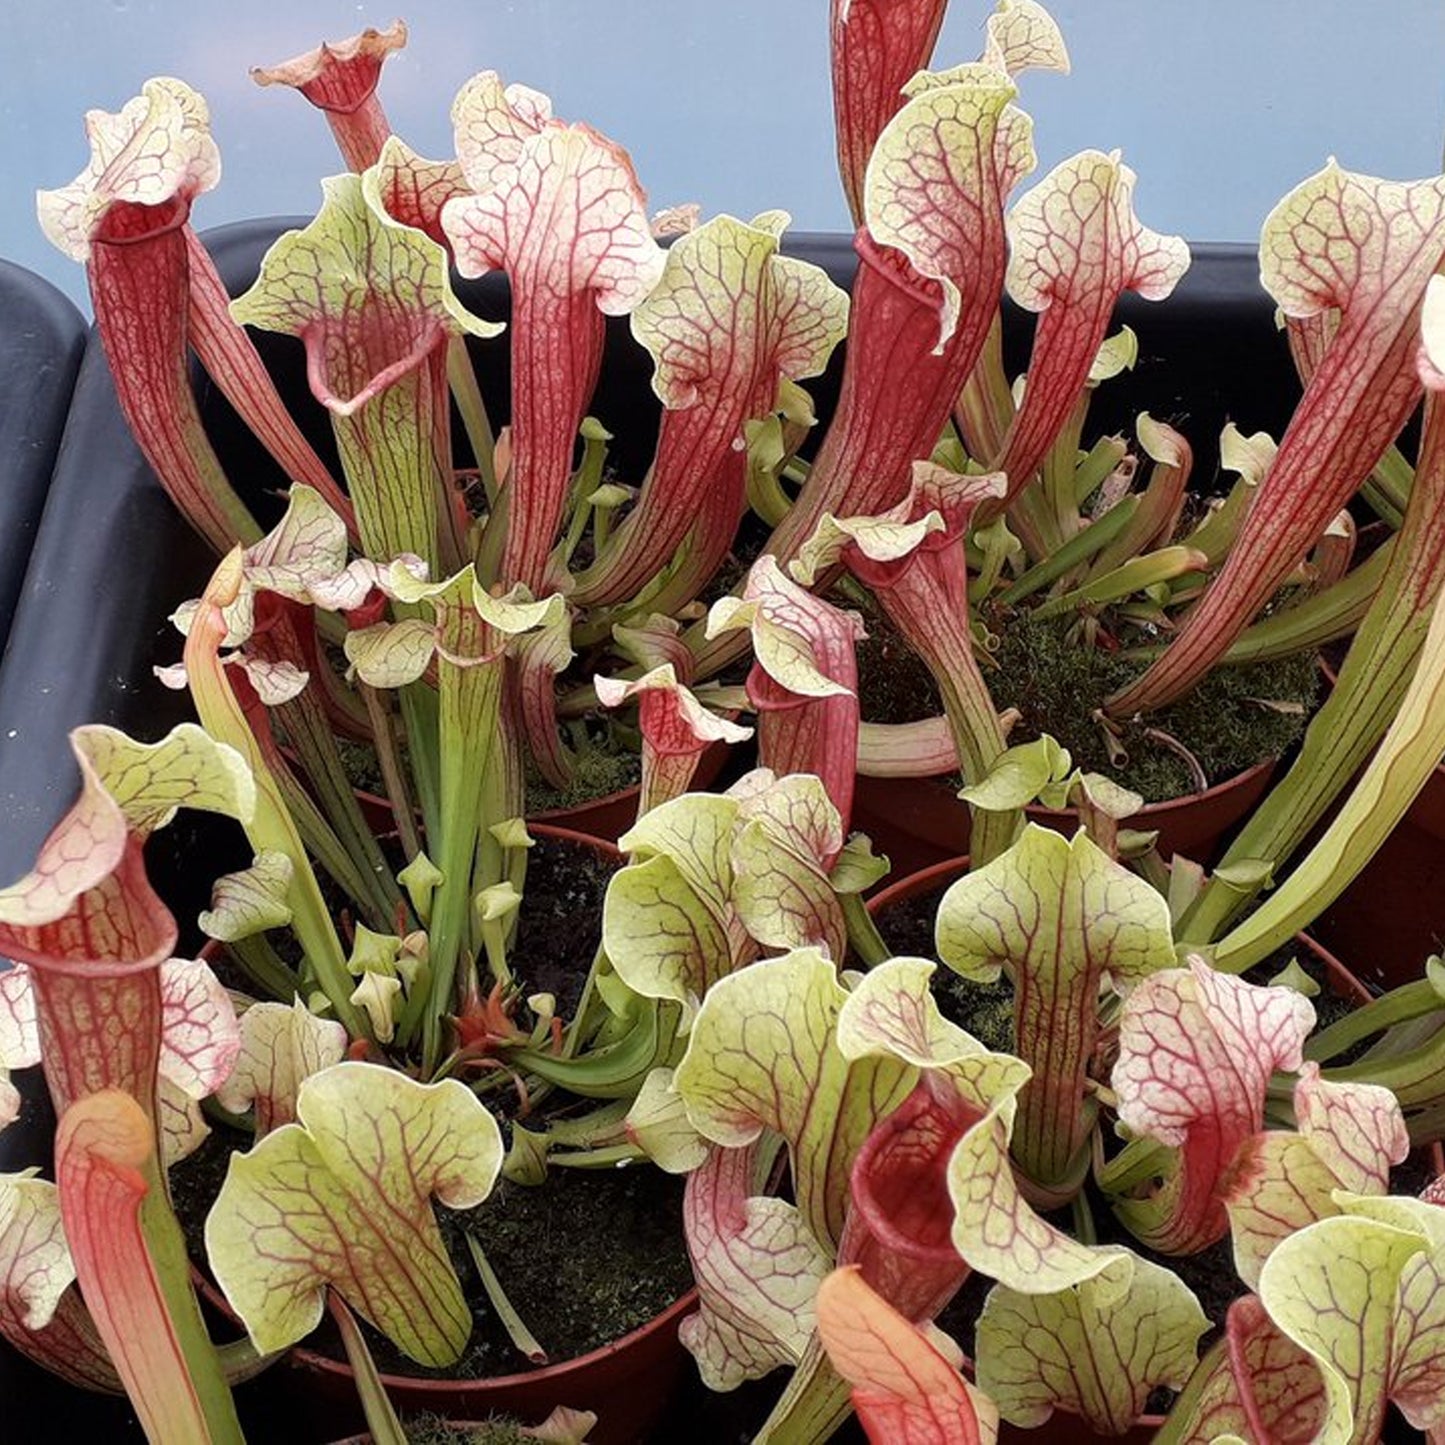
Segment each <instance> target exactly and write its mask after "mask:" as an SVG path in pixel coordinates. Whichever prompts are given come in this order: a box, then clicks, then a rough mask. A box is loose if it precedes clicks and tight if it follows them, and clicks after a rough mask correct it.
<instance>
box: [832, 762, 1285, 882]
mask: <svg viewBox="0 0 1445 1445" xmlns="http://www.w3.org/2000/svg"><path fill="white" fill-rule="evenodd" d="M1274 769H1275V763H1274V762H1273V761H1272V760H1271V761H1266V762H1263V763H1256V764H1255V765H1254V767H1252V768H1246V769H1245V771H1244V772H1242V773H1238V774H1236V775H1235V776H1234V777H1232V778H1230V779H1229V780H1228V781H1226V782H1223V783H1216V784H1215V786H1214V787H1212V788H1207V789H1206V790H1205V791H1204V792H1202V793H1191V794H1189V795H1188V796H1187V797H1182V798H1170V799H1169V800H1168V801H1167V802H1163V803H1150V804H1148V805H1147V806H1146V807H1144V808H1143V809H1141V810H1140V811H1139V812H1138V813H1135V814H1134V816H1133V817H1132V818H1130V819H1129V824H1128V826H1129V827H1130V828H1136V829H1139V830H1140V831H1151V830H1157V831H1158V833H1159V844H1158V846H1159V852H1160V854H1161V856H1163V857H1164V858H1166V859H1168V858H1171V857H1173V856H1174V854H1176V853H1182V854H1183V855H1184V856H1185V857H1186V858H1192V859H1194V861H1195V862H1197V863H1203V864H1205V865H1206V866H1208V865H1209V864H1211V863H1213V862H1215V861H1216V859H1217V857H1218V855H1219V852H1220V845H1221V843H1222V842H1223V840H1224V838H1225V836H1226V835H1227V834H1228V833H1229V832H1230V830H1231V829H1233V828H1234V827H1235V825H1236V824H1238V823H1239V822H1241V821H1242V820H1243V819H1244V818H1245V817H1246V816H1247V815H1248V813H1249V811H1250V809H1252V808H1253V807H1254V805H1255V804H1256V803H1257V802H1259V800H1260V799H1261V798H1262V797H1263V796H1264V794H1265V791H1266V790H1267V789H1268V787H1269V784H1270V779H1271V778H1272V777H1273V775H1274ZM1026 811H1027V813H1028V816H1029V818H1030V819H1031V820H1032V821H1033V822H1035V823H1041V824H1042V825H1043V826H1044V827H1046V828H1052V829H1053V830H1054V831H1055V832H1056V833H1064V834H1066V835H1069V834H1072V833H1073V832H1074V831H1075V829H1077V827H1078V825H1079V815H1078V814H1077V813H1076V812H1075V811H1074V810H1073V809H1072V808H1065V809H1057V808H1040V807H1030V808H1028V809H1027V810H1026ZM853 826H854V827H855V828H858V829H860V830H861V831H862V832H864V833H866V834H867V835H868V836H869V837H870V838H871V839H872V840H873V846H874V848H875V849H876V850H877V851H878V852H880V853H884V854H886V855H887V856H888V858H889V859H890V860H891V861H892V864H893V871H894V873H895V875H901V876H906V875H908V874H911V873H915V872H917V871H918V870H919V869H921V868H927V867H929V866H930V865H931V864H934V863H943V862H947V861H948V860H949V859H951V858H957V857H959V856H960V855H961V854H963V853H966V852H967V851H968V841H969V815H968V805H967V804H966V803H962V802H960V801H959V800H958V798H956V797H955V796H954V792H953V789H952V788H951V787H949V786H948V784H947V783H946V782H945V781H944V780H943V779H942V778H866V777H861V776H860V777H859V778H858V780H857V783H856V785H855V789H854V793H853Z"/></svg>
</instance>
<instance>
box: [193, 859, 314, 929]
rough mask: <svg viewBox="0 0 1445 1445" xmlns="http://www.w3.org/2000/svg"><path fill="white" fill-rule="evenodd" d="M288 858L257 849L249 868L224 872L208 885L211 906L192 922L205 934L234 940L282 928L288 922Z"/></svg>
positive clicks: (289, 864)
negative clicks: (270, 929)
mask: <svg viewBox="0 0 1445 1445" xmlns="http://www.w3.org/2000/svg"><path fill="white" fill-rule="evenodd" d="M291 871H292V870H291V860H290V859H289V858H288V857H287V856H286V855H285V854H284V853H277V852H266V853H258V854H257V855H256V857H255V859H254V861H253V862H252V864H251V866H250V867H249V868H246V869H243V870H242V871H241V872H239V873H226V874H223V875H222V876H221V877H220V878H217V879H216V881H215V883H214V884H212V886H211V906H210V908H209V909H206V910H204V911H202V913H201V914H200V915H199V917H198V918H197V919H196V922H197V923H198V924H199V925H200V929H201V932H202V933H204V934H205V935H206V936H207V937H208V938H215V939H218V940H219V941H220V942H222V943H234V942H235V941H236V940H237V939H240V938H250V937H252V935H254V934H257V933H264V932H265V931H266V930H267V929H268V928H283V927H285V925H286V924H288V923H290V922H291V909H290V906H289V905H288V904H287V902H286V890H287V889H288V888H289V887H290V886H291Z"/></svg>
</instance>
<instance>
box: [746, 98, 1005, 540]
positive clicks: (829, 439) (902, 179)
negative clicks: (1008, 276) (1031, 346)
mask: <svg viewBox="0 0 1445 1445" xmlns="http://www.w3.org/2000/svg"><path fill="white" fill-rule="evenodd" d="M1012 94H1013V87H1012V86H1011V85H1010V84H1008V82H1007V81H1006V80H1004V79H1003V78H1002V77H995V78H994V80H993V81H991V82H989V83H988V84H963V85H949V86H945V87H943V88H942V89H940V90H938V91H936V92H934V93H933V95H934V97H935V99H934V100H933V101H932V102H931V103H930V105H926V106H920V107H919V110H920V115H919V117H918V119H917V120H916V122H911V121H910V120H909V116H910V115H911V107H912V106H913V105H915V104H917V103H918V102H919V101H926V100H928V96H918V97H915V100H914V101H913V102H910V108H908V109H905V110H904V111H903V112H900V114H899V115H898V116H896V117H894V119H893V121H891V122H890V123H889V127H890V130H891V129H892V128H893V127H898V128H899V132H900V137H901V139H900V140H899V141H898V143H896V144H895V146H894V147H893V153H892V154H890V155H889V156H887V157H885V158H884V160H883V161H882V162H880V160H879V158H878V156H877V155H875V158H874V162H873V164H872V165H870V167H869V172H868V195H869V201H868V207H869V218H868V226H866V227H865V228H864V229H862V230H860V231H859V233H858V236H857V238H856V240H855V242H854V245H855V248H856V250H857V252H858V257H859V263H860V264H859V267H858V276H857V279H856V281H855V282H854V286H853V303H852V309H851V313H850V318H849V325H848V346H847V354H846V359H845V362H844V367H843V382H842V388H841V391H840V394H839V398H838V405H837V409H836V411H835V413H834V418H833V422H832V425H831V426H830V427H829V428H828V434H827V436H826V437H825V438H824V441H823V445H822V447H821V449H820V450H819V453H818V456H817V459H816V460H815V461H814V463H813V467H812V470H811V472H810V473H809V476H808V481H807V483H806V484H805V486H804V487H803V490H802V492H801V493H800V494H799V496H798V500H797V502H796V503H795V505H794V506H793V509H792V510H791V511H790V512H789V513H788V515H787V517H786V518H784V520H783V521H782V523H781V524H780V525H779V526H778V528H777V529H776V530H775V531H774V533H773V537H772V539H771V541H770V542H769V544H768V550H769V551H772V552H774V553H776V554H777V556H778V557H779V558H781V559H782V560H784V561H786V560H788V559H790V558H791V557H792V556H794V555H795V553H796V550H797V548H798V547H799V546H801V545H802V543H803V542H804V541H805V540H806V539H807V538H808V537H809V536H811V535H812V533H813V530H814V528H815V527H816V526H817V523H818V519H819V518H820V517H821V516H822V515H823V513H824V512H832V513H833V514H834V515H835V516H873V515H875V514H876V513H878V512H880V511H882V510H884V509H885V508H887V507H889V506H891V505H892V504H893V503H895V502H897V501H898V500H899V498H900V497H902V495H903V494H904V492H905V491H906V489H907V483H908V475H909V467H910V464H911V463H912V462H913V461H915V460H916V459H918V458H921V457H927V456H928V455H929V454H930V453H931V452H932V450H933V447H934V444H935V443H936V441H937V440H938V436H939V433H940V432H941V431H942V429H943V424H944V422H945V421H946V420H947V418H948V415H949V412H950V410H951V408H952V406H953V404H954V402H955V401H956V400H957V399H958V395H959V392H960V391H961V390H962V388H963V384H964V382H965V381H966V380H967V378H968V375H969V373H970V372H971V371H972V370H973V367H974V363H975V362H976V361H977V360H978V356H979V353H980V352H981V351H982V349H983V343H984V340H985V338H986V337H987V335H988V331H989V327H990V326H991V325H992V322H993V317H994V314H995V312H996V310H997V303H998V297H999V295H1000V293H1001V291H1002V289H1003V276H1004V261H1005V251H1006V246H1005V239H1004V220H1003V202H1004V197H1005V196H1006V194H1007V193H1008V191H1009V189H1010V188H1011V187H1012V185H1013V183H1014V181H1015V180H1016V179H1017V176H1018V174H1019V173H1020V170H1021V169H1023V168H1026V167H1027V165H1030V164H1032V151H1031V149H1030V148H1029V147H1028V145H1027V135H1028V122H1027V118H1026V117H1024V116H1023V114H1022V112H1017V111H1014V112H1011V113H1008V114H1006V113H1004V111H1003V107H1004V106H1005V105H1006V101H1007V97H1009V96H1011V95H1012ZM938 97H942V99H938ZM1020 139H1022V140H1023V142H1024V144H1023V146H1022V148H1020V147H1019V146H1017V145H1016V142H1018V141H1019V140H1020ZM882 149H883V147H882V146H881V145H880V147H879V153H880V154H881V152H882ZM875 173H876V176H877V185H878V200H877V202H876V209H875V201H874V199H873V195H874V185H875ZM885 222H886V231H884V234H885V235H886V236H887V237H888V238H889V240H888V241H887V242H882V243H880V241H879V240H878V239H876V237H875V233H877V232H879V231H880V229H882V228H883V227H884V225H885ZM905 244H907V245H911V246H912V247H913V249H914V254H915V256H916V258H917V261H918V263H919V265H915V264H914V262H913V261H910V260H909V259H908V257H907V256H905V255H904V253H903V251H902V250H900V249H895V246H902V245H905ZM920 266H924V267H926V268H927V273H928V274H925V272H924V271H923V270H921V269H920ZM935 277H941V278H945V279H946V280H947V283H948V285H947V286H944V285H943V284H941V283H940V281H939V280H938V279H935ZM955 310H956V311H957V314H956V315H952V313H953V312H954V311H955ZM951 315H952V324H951V325H950V324H948V318H949V317H950V316H951Z"/></svg>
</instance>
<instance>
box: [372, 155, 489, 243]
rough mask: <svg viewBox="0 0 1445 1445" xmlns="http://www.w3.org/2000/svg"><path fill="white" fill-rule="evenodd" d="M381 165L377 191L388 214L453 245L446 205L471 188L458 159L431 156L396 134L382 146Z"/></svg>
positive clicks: (434, 239)
mask: <svg viewBox="0 0 1445 1445" xmlns="http://www.w3.org/2000/svg"><path fill="white" fill-rule="evenodd" d="M377 168H378V173H377V194H378V196H379V197H380V200H381V204H382V207H383V209H384V210H385V211H386V214H387V215H388V216H390V217H392V219H393V220H397V221H400V222H401V223H402V225H404V226H415V227H416V229H417V230H418V231H424V232H425V233H426V234H427V235H428V236H430V237H431V238H432V240H433V241H435V242H436V243H437V245H439V246H447V247H450V242H449V241H448V240H447V233H446V232H445V231H444V230H443V229H442V208H443V207H444V206H445V205H446V203H447V202H448V201H449V200H451V199H452V198H453V197H454V196H464V195H466V194H467V191H468V190H469V189H470V188H469V187H468V185H467V179H466V176H465V175H464V174H463V173H462V168H461V166H460V165H459V164H458V162H456V161H430V160H427V159H426V158H425V157H423V156H419V155H418V154H417V153H416V152H415V151H414V150H412V149H411V147H410V146H408V145H406V144H405V142H403V141H400V140H398V139H397V138H396V137H395V136H393V137H392V138H391V139H390V140H389V141H387V143H386V145H384V146H383V147H382V150H381V156H380V158H379V159H378V161H377Z"/></svg>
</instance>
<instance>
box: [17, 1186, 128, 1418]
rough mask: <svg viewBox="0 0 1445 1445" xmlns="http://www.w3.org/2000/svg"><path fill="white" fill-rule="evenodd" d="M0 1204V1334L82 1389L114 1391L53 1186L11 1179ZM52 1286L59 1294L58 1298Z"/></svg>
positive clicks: (112, 1371) (114, 1379) (111, 1372)
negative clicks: (1, 1205) (8, 1198)
mask: <svg viewBox="0 0 1445 1445" xmlns="http://www.w3.org/2000/svg"><path fill="white" fill-rule="evenodd" d="M7 1184H8V1187H9V1189H10V1191H11V1192H12V1198H11V1201H10V1207H9V1208H8V1210H7V1209H0V1336H3V1337H4V1338H5V1339H7V1340H9V1341H10V1343H11V1344H12V1345H14V1346H15V1348H16V1349H17V1350H19V1351H20V1352H21V1354H23V1355H25V1356H26V1357H27V1358H29V1359H32V1360H34V1361H35V1362H36V1364H38V1365H41V1366H42V1367H43V1368H45V1369H47V1370H49V1371H51V1372H52V1373H53V1374H56V1375H58V1376H60V1378H61V1379H62V1380H68V1381H69V1382H70V1383H71V1384H73V1385H79V1386H80V1387H81V1388H82V1389H85V1390H101V1391H107V1392H118V1391H119V1390H120V1388H121V1385H120V1380H119V1377H118V1376H117V1375H116V1373H115V1366H114V1365H112V1364H111V1362H110V1356H109V1355H108V1354H107V1353H106V1350H105V1346H104V1344H102V1343H101V1339H100V1336H99V1335H98V1334H97V1333H96V1329H95V1324H94V1322H93V1321H92V1320H91V1318H90V1314H89V1312H88V1311H87V1310H86V1308H85V1304H84V1302H83V1301H82V1299H81V1297H80V1291H79V1289H78V1288H77V1287H76V1285H75V1268H74V1264H73V1262H72V1260H71V1255H70V1248H69V1246H68V1245H67V1244H66V1242H65V1232H64V1229H63V1228H62V1226H61V1221H60V1206H59V1199H58V1196H57V1195H56V1194H55V1186H54V1185H52V1184H48V1183H46V1182H44V1181H42V1180H38V1179H37V1180H25V1179H21V1180H16V1179H13V1178H12V1179H11V1180H9V1181H6V1182H5V1183H0V1195H3V1192H4V1190H5V1189H6V1187H7ZM57 1290H58V1298H57Z"/></svg>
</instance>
